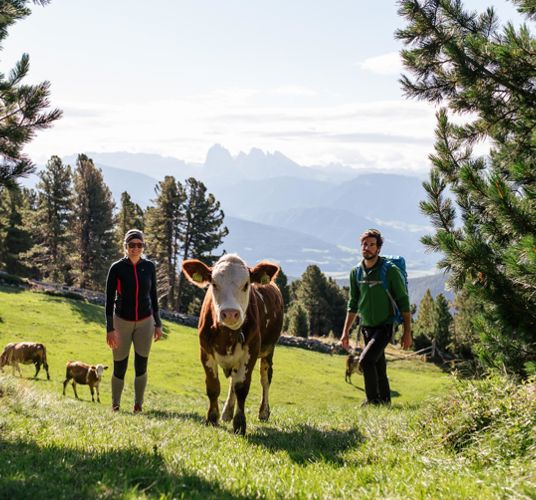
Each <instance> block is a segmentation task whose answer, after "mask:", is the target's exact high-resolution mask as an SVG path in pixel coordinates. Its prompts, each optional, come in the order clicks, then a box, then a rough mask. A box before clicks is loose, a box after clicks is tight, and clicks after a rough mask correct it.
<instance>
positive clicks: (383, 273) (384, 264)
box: [380, 257, 400, 316]
mask: <svg viewBox="0 0 536 500" xmlns="http://www.w3.org/2000/svg"><path fill="white" fill-rule="evenodd" d="M380 258H381V266H380V281H381V282H382V288H383V289H384V290H385V293H386V294H387V296H388V297H389V301H390V302H391V306H392V307H393V312H394V314H395V316H398V315H399V314H400V310H399V309H398V304H397V303H396V301H395V299H394V297H393V295H392V294H391V292H390V291H389V283H388V280H387V272H388V270H389V269H390V268H391V267H393V266H394V267H396V266H395V264H393V263H392V262H391V261H390V260H389V259H386V258H385V257H380Z"/></svg>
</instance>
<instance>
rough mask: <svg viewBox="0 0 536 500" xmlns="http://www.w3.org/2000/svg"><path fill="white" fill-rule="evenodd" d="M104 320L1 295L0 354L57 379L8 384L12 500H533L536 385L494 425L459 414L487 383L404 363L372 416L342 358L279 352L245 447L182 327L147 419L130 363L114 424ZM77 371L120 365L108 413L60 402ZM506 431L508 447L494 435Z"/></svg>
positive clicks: (250, 406) (3, 422)
mask: <svg viewBox="0 0 536 500" xmlns="http://www.w3.org/2000/svg"><path fill="white" fill-rule="evenodd" d="M103 315H104V313H103V309H102V307H99V306H95V305H91V304H88V303H85V302H81V301H76V300H66V299H64V298H59V297H53V296H48V295H44V294H37V293H31V292H27V291H18V290H15V289H11V288H0V347H3V345H5V344H6V343H8V342H13V341H23V340H28V341H39V342H43V343H44V344H45V345H46V347H47V355H48V361H49V365H50V374H51V380H50V381H46V376H45V373H44V371H43V370H42V371H41V373H40V374H39V376H38V379H37V380H33V379H32V377H33V373H34V368H33V366H29V365H27V366H21V369H22V371H23V378H22V379H20V378H19V377H18V376H15V377H13V376H12V374H11V373H12V372H11V368H9V367H8V368H6V370H5V372H4V373H3V374H2V373H0V498H30V497H37V498H139V497H142V498H144V497H147V498H504V497H518V498H535V497H536V479H535V473H534V470H535V469H536V467H535V466H536V461H535V456H536V451H535V446H534V442H535V441H534V428H535V427H536V416H535V415H530V412H532V410H536V406H535V405H534V404H533V403H534V399H531V398H532V396H531V394H532V392H531V391H532V388H533V386H526V387H525V388H524V389H523V390H525V391H526V394H527V395H528V396H527V397H525V396H522V395H520V394H521V393H519V392H515V391H518V389H516V388H512V389H511V391H513V392H511V393H507V391H506V390H503V391H502V393H500V394H499V393H498V394H497V398H498V399H500V398H501V397H502V398H503V399H502V400H501V401H502V402H503V403H504V404H505V405H506V407H505V408H503V407H502V406H501V407H500V409H499V410H500V411H499V413H497V409H496V407H495V406H493V405H491V406H490V407H489V408H487V407H485V405H484V406H482V405H478V407H476V406H475V407H471V406H463V405H461V404H460V405H458V402H459V399H456V397H457V396H456V394H458V395H459V394H462V393H463V394H467V391H468V390H476V391H477V392H478V388H477V389H475V387H477V386H476V385H471V386H470V387H469V388H468V387H467V386H465V387H462V386H461V385H460V383H458V382H456V381H454V379H453V378H452V377H451V376H450V375H448V374H446V373H443V372H442V371H441V370H440V369H439V368H437V367H435V366H434V365H431V364H426V363H423V362H420V361H393V362H390V363H389V367H388V370H389V374H390V380H391V388H392V391H393V405H392V407H391V408H368V407H367V408H361V407H360V403H361V401H362V400H363V398H364V392H363V384H362V379H361V377H360V376H359V375H358V374H354V375H353V384H352V385H349V384H347V383H345V382H344V357H343V356H329V355H325V354H319V353H314V352H309V351H305V350H301V349H295V348H289V347H284V346H279V347H278V348H277V349H276V354H275V358H274V379H273V383H272V390H271V408H272V415H271V417H270V421H269V422H268V423H260V422H259V421H258V419H257V410H258V405H259V402H260V384H259V376H258V373H255V375H254V377H253V382H252V388H251V392H250V396H249V397H248V401H247V413H246V416H247V419H248V430H247V434H246V436H245V437H241V436H236V435H234V434H233V433H232V426H231V424H227V423H222V424H221V425H220V426H219V427H215V428H213V427H206V426H205V425H204V416H205V412H206V408H207V398H206V396H205V393H204V372H203V370H202V367H201V364H200V362H199V355H198V341H197V333H196V331H195V330H194V329H191V328H186V327H182V326H179V325H176V324H171V323H164V325H165V330H166V332H167V336H166V338H165V339H164V340H162V341H160V342H158V343H156V344H154V346H153V350H152V353H151V357H150V360H149V371H148V374H149V375H148V376H149V382H148V387H147V392H146V398H145V404H144V413H143V414H141V415H133V414H132V405H133V387H132V386H133V377H134V369H133V366H132V360H131V364H130V366H129V369H128V372H127V376H126V383H125V391H124V394H123V401H122V408H121V411H120V412H119V413H112V412H111V409H110V406H111V400H110V377H111V369H112V366H111V365H112V361H111V352H110V350H109V349H108V347H107V346H106V343H105V335H104V317H103ZM132 357H133V356H132ZM69 360H81V361H85V362H88V363H104V364H109V365H110V369H109V370H108V371H106V372H105V375H104V381H103V383H102V384H101V401H102V404H100V405H99V404H98V403H95V404H94V403H92V402H91V396H90V393H89V388H88V387H87V386H78V394H79V396H80V397H81V400H80V401H77V400H76V399H74V394H73V391H72V388H71V386H70V385H69V386H68V387H67V393H66V394H67V395H66V397H63V396H62V394H61V393H62V382H63V380H64V375H65V363H66V362H67V361H69ZM220 379H221V381H222V394H221V396H220V399H221V401H222V402H223V400H224V398H225V396H226V392H227V381H226V380H225V379H224V378H223V375H222V374H220ZM496 387H497V384H496V385H492V388H491V389H490V387H487V388H484V389H483V390H484V393H486V392H487V393H490V391H491V392H492V389H493V388H496ZM503 393H504V394H503ZM514 393H515V394H516V395H517V396H516V397H517V399H516V398H513V396H512V394H514ZM478 394H482V392H478ZM501 394H503V396H501ZM523 394H525V393H523ZM529 396H530V397H529ZM449 398H454V399H449ZM473 399H474V398H473V396H470V399H469V400H470V401H473ZM535 399H536V398H535ZM469 400H468V401H469ZM503 400H504V401H503ZM508 401H514V402H516V401H517V403H515V404H518V405H520V406H519V407H523V412H522V414H521V413H519V412H516V408H518V407H517V406H515V407H512V404H514V403H512V404H510V403H508ZM503 403H501V404H503ZM508 404H510V406H509V407H508ZM441 405H443V406H441ZM457 405H458V406H457ZM523 405H525V406H526V408H525V406H523ZM503 406H504V405H503ZM484 407H485V408H487V409H486V412H487V413H485V412H484V410H482V408H484ZM512 408H513V409H512ZM488 410H489V411H488ZM449 412H452V418H449V419H448V421H447V420H446V419H445V415H447V414H449ZM494 412H495V413H494ZM524 412H529V415H528V416H527V415H525V414H524ZM481 413H482V415H481ZM484 413H485V414H484ZM534 413H535V414H536V411H535V412H534ZM473 415H476V417H475V418H474V419H472V416H473ZM489 415H495V417H494V418H495V420H494V419H493V418H491V420H490V417H489ZM486 416H487V417H486ZM514 416H515V419H514ZM477 417H478V418H477ZM503 417H504V418H503ZM517 417H519V418H517ZM485 418H488V420H485ZM494 421H497V422H501V427H500V430H501V433H504V436H503V434H500V433H497V432H495V431H494V433H493V436H491V434H490V432H491V431H490V430H489V429H490V428H491V427H492V426H493V422H494ZM452 422H454V423H455V424H452ZM486 422H487V423H486ZM449 425H451V427H452V426H453V425H455V426H454V427H452V428H451V427H449ZM431 430H433V432H431ZM456 432H457V433H456ZM475 436H477V437H478V439H479V440H476V438H475ZM501 436H502V437H501ZM449 438H450V440H449ZM494 439H495V440H498V441H497V442H495V441H494ZM453 443H454V444H453ZM494 443H495V444H494ZM511 443H513V444H511ZM501 444H502V448H501V446H500V445H501ZM514 445H515V446H514ZM483 448H485V449H486V450H487V452H486V453H487V454H486V455H482V453H480V451H479V450H480V449H483ZM494 450H500V451H497V452H496V453H495V452H494Z"/></svg>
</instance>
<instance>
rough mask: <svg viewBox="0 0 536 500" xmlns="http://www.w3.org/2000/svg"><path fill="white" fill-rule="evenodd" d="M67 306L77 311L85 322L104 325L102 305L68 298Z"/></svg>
mask: <svg viewBox="0 0 536 500" xmlns="http://www.w3.org/2000/svg"><path fill="white" fill-rule="evenodd" d="M69 306H70V307H71V309H72V310H73V311H74V312H75V313H77V314H78V315H79V316H80V317H81V318H82V319H83V320H84V322H85V323H97V324H98V325H104V321H105V319H104V310H103V309H102V307H100V306H97V305H95V304H90V303H89V302H82V301H81V300H70V301H69Z"/></svg>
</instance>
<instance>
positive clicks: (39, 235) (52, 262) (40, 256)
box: [25, 156, 74, 284]
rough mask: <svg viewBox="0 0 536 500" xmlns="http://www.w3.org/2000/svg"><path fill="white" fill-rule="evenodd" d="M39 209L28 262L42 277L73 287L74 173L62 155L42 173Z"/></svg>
mask: <svg viewBox="0 0 536 500" xmlns="http://www.w3.org/2000/svg"><path fill="white" fill-rule="evenodd" d="M39 177H40V181H39V182H38V183H37V186H36V188H37V206H36V210H35V211H34V212H33V213H32V214H31V215H30V218H29V219H30V226H31V232H32V238H33V243H34V245H33V247H32V248H31V249H30V251H29V252H28V253H27V254H26V256H25V259H26V261H27V262H29V263H30V262H31V263H32V264H33V265H35V266H36V267H37V269H39V273H40V277H41V279H44V280H51V281H53V282H57V283H67V284H71V282H72V276H71V269H70V255H72V252H73V250H74V248H73V246H72V244H71V238H70V237H69V228H70V225H71V221H72V215H73V196H72V189H73V187H72V171H71V167H70V166H69V165H64V164H63V163H62V161H61V159H60V158H59V157H58V156H52V157H51V158H50V160H49V161H48V162H47V165H46V168H45V169H44V170H43V171H41V172H40V173H39Z"/></svg>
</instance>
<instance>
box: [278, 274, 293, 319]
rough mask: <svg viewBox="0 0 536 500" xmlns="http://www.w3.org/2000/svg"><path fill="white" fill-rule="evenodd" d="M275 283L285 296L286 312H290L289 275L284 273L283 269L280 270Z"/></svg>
mask: <svg viewBox="0 0 536 500" xmlns="http://www.w3.org/2000/svg"><path fill="white" fill-rule="evenodd" d="M275 283H276V285H277V286H278V288H279V290H280V291H281V295H282V296H283V304H284V306H285V311H288V308H289V305H290V287H289V286H288V278H287V275H286V274H285V273H284V272H283V269H282V268H280V269H279V273H278V274H277V277H276V278H275Z"/></svg>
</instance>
